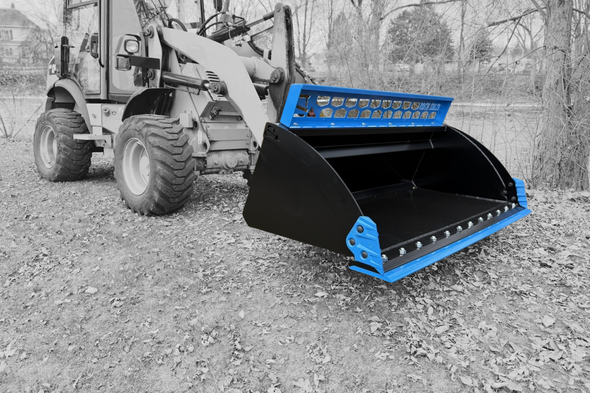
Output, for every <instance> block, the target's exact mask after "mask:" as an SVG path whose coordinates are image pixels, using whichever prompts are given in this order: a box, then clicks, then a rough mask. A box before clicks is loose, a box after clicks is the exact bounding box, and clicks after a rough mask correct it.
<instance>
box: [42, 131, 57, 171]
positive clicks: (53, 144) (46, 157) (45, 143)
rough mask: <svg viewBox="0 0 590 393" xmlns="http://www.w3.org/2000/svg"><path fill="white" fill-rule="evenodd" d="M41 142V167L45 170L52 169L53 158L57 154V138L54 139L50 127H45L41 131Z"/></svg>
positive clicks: (53, 132) (53, 133)
mask: <svg viewBox="0 0 590 393" xmlns="http://www.w3.org/2000/svg"><path fill="white" fill-rule="evenodd" d="M40 139H41V141H40V145H39V147H40V149H39V153H40V154H39V155H40V156H41V161H43V165H45V167H47V168H53V166H54V165H55V156H56V154H57V138H56V137H55V131H54V130H53V128H52V127H51V126H48V125H46V126H45V127H43V130H41V138H40Z"/></svg>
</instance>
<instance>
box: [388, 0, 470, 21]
mask: <svg viewBox="0 0 590 393" xmlns="http://www.w3.org/2000/svg"><path fill="white" fill-rule="evenodd" d="M459 1H463V0H441V1H425V2H422V3H416V4H406V5H402V6H400V7H396V8H393V9H391V10H389V12H386V13H385V14H383V17H382V18H381V20H383V19H385V18H386V17H388V16H389V15H391V14H392V13H393V12H395V11H399V10H401V9H404V8H410V7H423V6H425V5H441V4H448V3H456V2H459Z"/></svg>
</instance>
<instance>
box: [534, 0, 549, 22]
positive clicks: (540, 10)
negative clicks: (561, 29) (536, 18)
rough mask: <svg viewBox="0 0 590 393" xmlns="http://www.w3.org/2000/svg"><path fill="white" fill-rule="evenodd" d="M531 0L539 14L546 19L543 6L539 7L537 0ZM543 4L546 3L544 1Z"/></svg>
mask: <svg viewBox="0 0 590 393" xmlns="http://www.w3.org/2000/svg"><path fill="white" fill-rule="evenodd" d="M531 2H532V3H533V4H534V5H535V7H537V9H538V10H539V13H540V14H541V16H543V19H545V20H547V13H546V12H545V7H541V6H540V5H539V3H538V2H537V0H531ZM545 5H547V3H545Z"/></svg>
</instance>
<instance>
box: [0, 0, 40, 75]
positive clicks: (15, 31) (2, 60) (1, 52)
mask: <svg viewBox="0 0 590 393" xmlns="http://www.w3.org/2000/svg"><path fill="white" fill-rule="evenodd" d="M35 29H39V28H38V26H37V25H36V24H35V23H33V22H31V20H30V19H29V18H27V17H26V16H25V15H24V14H23V13H22V12H20V11H19V10H17V9H16V8H15V6H14V3H12V4H11V5H10V8H0V64H6V65H14V64H15V63H18V62H20V59H21V58H22V57H23V53H22V47H23V44H24V43H26V42H27V39H29V37H30V33H31V31H33V30H35ZM25 57H26V56H25Z"/></svg>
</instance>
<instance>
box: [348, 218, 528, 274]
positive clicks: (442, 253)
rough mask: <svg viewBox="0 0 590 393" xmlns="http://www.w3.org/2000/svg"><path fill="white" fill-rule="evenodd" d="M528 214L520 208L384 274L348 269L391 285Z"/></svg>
mask: <svg viewBox="0 0 590 393" xmlns="http://www.w3.org/2000/svg"><path fill="white" fill-rule="evenodd" d="M530 213H531V210H529V209H527V208H524V207H520V208H519V211H518V212H516V213H513V214H511V215H510V216H509V217H506V218H504V219H503V220H501V221H499V222H496V223H494V224H492V225H490V226H489V227H487V228H485V229H482V230H480V231H478V232H475V233H473V234H471V235H469V236H467V237H464V238H463V239H460V240H457V241H455V242H453V243H451V244H449V245H448V246H445V247H443V248H440V249H437V250H435V251H433V252H431V253H429V254H427V255H424V256H421V257H419V258H417V259H414V260H413V261H409V262H407V263H405V264H404V265H401V266H399V267H396V268H394V269H392V270H389V271H387V272H384V273H381V272H380V271H374V270H372V269H371V267H369V268H368V269H365V268H363V267H361V266H360V265H359V264H355V265H352V266H350V269H351V270H354V271H357V272H359V273H364V274H367V275H369V276H373V277H376V278H379V279H381V280H384V281H387V282H390V283H393V282H395V281H398V280H400V279H402V278H404V277H406V276H409V275H410V274H412V273H415V272H417V271H418V270H422V269H424V268H425V267H427V266H430V265H432V264H433V263H435V262H438V261H440V260H441V259H444V258H446V257H448V256H450V255H452V254H454V253H456V252H457V251H459V250H462V249H463V248H465V247H468V246H470V245H472V244H474V243H476V242H478V241H479V240H481V239H484V238H486V237H488V236H490V235H491V234H493V233H496V232H498V231H499V230H500V229H502V228H504V227H506V226H508V225H510V224H512V223H513V222H515V221H518V220H520V219H521V218H523V217H525V216H527V215H528V214H530ZM361 263H364V262H361Z"/></svg>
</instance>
